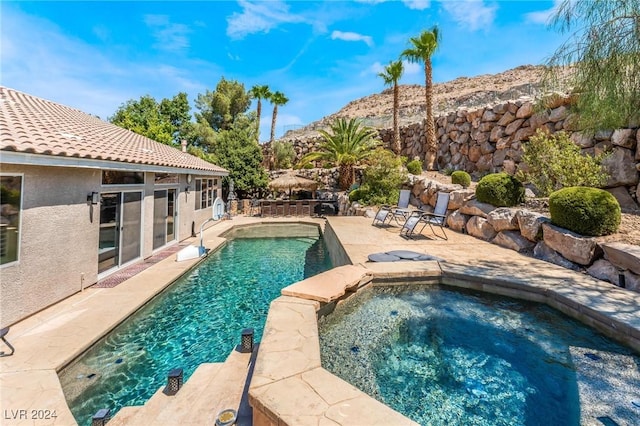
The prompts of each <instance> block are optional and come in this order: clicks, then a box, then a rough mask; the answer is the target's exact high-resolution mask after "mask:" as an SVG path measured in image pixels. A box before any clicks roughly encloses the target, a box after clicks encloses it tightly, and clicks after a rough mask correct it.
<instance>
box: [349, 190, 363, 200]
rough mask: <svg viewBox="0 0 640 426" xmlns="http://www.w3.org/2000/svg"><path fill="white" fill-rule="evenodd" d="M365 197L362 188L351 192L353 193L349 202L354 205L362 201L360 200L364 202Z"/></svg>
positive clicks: (350, 194)
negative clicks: (363, 197) (355, 202)
mask: <svg viewBox="0 0 640 426" xmlns="http://www.w3.org/2000/svg"><path fill="white" fill-rule="evenodd" d="M363 195H364V194H363V193H362V191H361V190H360V188H356V189H354V190H353V191H351V192H350V193H349V201H351V202H352V203H353V202H354V201H360V200H362V196H363Z"/></svg>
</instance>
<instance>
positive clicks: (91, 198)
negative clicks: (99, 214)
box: [87, 192, 100, 204]
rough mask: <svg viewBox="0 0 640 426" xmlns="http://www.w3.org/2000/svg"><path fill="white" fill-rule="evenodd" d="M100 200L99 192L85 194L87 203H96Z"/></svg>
mask: <svg viewBox="0 0 640 426" xmlns="http://www.w3.org/2000/svg"><path fill="white" fill-rule="evenodd" d="M99 201H100V193H99V192H91V193H89V195H87V203H89V204H98V202H99Z"/></svg>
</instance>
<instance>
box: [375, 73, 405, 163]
mask: <svg viewBox="0 0 640 426" xmlns="http://www.w3.org/2000/svg"><path fill="white" fill-rule="evenodd" d="M403 72H404V67H403V66H402V61H400V60H397V61H391V62H389V65H387V66H386V67H384V71H383V72H381V73H379V74H378V76H380V77H382V79H383V80H384V84H386V85H387V86H393V152H395V153H396V154H397V155H400V151H401V149H402V147H401V145H400V127H399V125H398V109H399V107H400V105H399V100H398V97H399V94H400V89H399V87H398V80H400V77H402V73H403Z"/></svg>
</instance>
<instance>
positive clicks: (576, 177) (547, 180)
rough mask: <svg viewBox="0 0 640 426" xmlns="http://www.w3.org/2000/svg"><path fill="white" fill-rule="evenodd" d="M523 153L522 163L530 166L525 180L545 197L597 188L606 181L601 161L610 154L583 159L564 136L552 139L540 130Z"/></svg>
mask: <svg viewBox="0 0 640 426" xmlns="http://www.w3.org/2000/svg"><path fill="white" fill-rule="evenodd" d="M522 149H523V151H524V153H523V155H522V161H523V162H524V163H525V164H526V166H527V169H526V171H525V172H524V173H523V175H524V178H525V179H526V180H528V181H529V182H531V183H532V184H534V185H535V186H536V188H537V189H538V191H539V193H540V195H542V196H545V197H546V196H548V195H549V194H550V193H551V192H553V191H556V190H558V189H560V188H564V187H569V186H578V185H582V186H594V187H597V186H601V185H603V184H604V183H605V182H606V181H607V173H606V172H605V171H604V169H603V168H602V160H603V159H604V158H605V157H606V156H607V155H608V154H604V153H603V154H600V155H597V156H595V157H593V156H590V155H583V154H582V150H581V149H580V147H579V146H577V145H576V144H575V143H573V141H572V140H571V139H570V138H569V135H567V134H566V133H565V132H558V133H554V134H552V135H550V134H548V133H546V132H544V131H542V130H541V129H538V130H537V131H536V134H535V135H533V136H531V138H529V142H525V143H524V144H523V145H522Z"/></svg>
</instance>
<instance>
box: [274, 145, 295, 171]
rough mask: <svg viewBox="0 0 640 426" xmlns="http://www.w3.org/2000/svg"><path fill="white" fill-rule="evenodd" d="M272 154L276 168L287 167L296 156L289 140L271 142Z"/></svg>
mask: <svg viewBox="0 0 640 426" xmlns="http://www.w3.org/2000/svg"><path fill="white" fill-rule="evenodd" d="M273 155H274V157H275V164H274V166H275V168H276V169H288V168H289V167H291V165H292V164H293V160H295V158H296V153H295V151H294V150H293V144H292V143H291V142H284V141H275V142H274V143H273Z"/></svg>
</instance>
